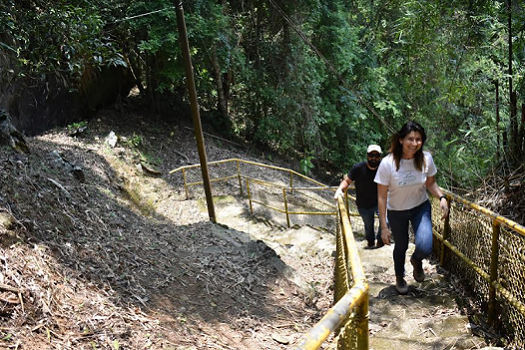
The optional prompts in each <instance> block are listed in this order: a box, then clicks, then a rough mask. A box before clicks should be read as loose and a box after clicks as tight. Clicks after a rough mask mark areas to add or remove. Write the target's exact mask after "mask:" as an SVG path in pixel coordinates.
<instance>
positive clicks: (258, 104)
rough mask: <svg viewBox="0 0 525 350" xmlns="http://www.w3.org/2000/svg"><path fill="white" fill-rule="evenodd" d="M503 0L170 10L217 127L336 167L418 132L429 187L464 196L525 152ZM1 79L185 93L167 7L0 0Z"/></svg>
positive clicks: (109, 0)
mask: <svg viewBox="0 0 525 350" xmlns="http://www.w3.org/2000/svg"><path fill="white" fill-rule="evenodd" d="M523 7H524V3H523V2H518V1H516V0H514V1H512V0H505V1H488V0H469V1H456V2H454V4H453V6H451V5H450V2H449V1H443V0H430V1H400V0H390V1H374V0H368V1H362V0H357V1H343V0H329V1H328V0H307V1H295V0H292V1H283V0H245V1H235V0H230V1H227V0H219V1H210V0H194V1H188V2H184V10H185V14H186V23H187V26H188V37H189V42H190V45H191V54H192V60H193V65H194V70H195V78H196V83H197V90H198V95H199V103H200V106H201V108H202V109H203V110H206V111H208V113H207V115H210V116H211V117H210V119H209V120H210V122H213V123H214V124H215V125H216V126H217V127H219V128H220V129H221V130H222V131H225V130H227V132H228V133H230V134H232V135H235V136H237V137H241V138H244V139H246V140H249V141H252V142H255V143H257V144H260V145H263V146H265V147H268V148H269V149H272V150H274V151H276V152H279V153H281V154H284V155H289V156H293V157H297V158H299V159H300V160H301V165H302V168H303V171H305V172H308V171H311V170H314V169H315V170H323V169H330V170H332V171H334V170H335V171H336V172H345V171H347V170H348V168H349V167H350V166H351V165H352V164H353V163H355V162H357V161H360V160H362V159H363V157H364V152H365V149H366V146H367V145H368V144H369V143H378V144H380V145H381V146H382V147H384V148H386V149H387V148H388V144H389V142H388V139H389V136H390V135H391V134H392V131H393V130H397V129H398V128H399V127H400V126H401V125H402V124H403V123H404V122H406V121H407V120H416V121H418V122H420V123H421V124H422V125H423V126H425V128H426V129H427V132H428V134H429V139H428V143H427V145H428V148H429V149H430V150H431V151H432V152H434V153H435V156H434V157H435V159H436V162H437V163H438V166H439V168H440V170H441V171H442V172H443V174H445V176H443V177H441V178H440V182H441V184H442V185H448V186H458V187H462V188H469V187H473V186H475V185H476V183H478V181H480V180H481V179H482V178H483V177H484V176H485V175H486V174H487V172H489V171H491V170H492V169H494V168H496V167H497V168H498V169H500V170H501V171H503V172H511V171H512V170H513V169H516V168H517V167H519V166H520V165H521V164H522V163H523V162H524V159H525V132H524V125H525V119H524V118H525V117H524V115H525V107H524V106H525V99H524V96H525V80H524V64H523V62H525V59H524V58H525V57H524V56H525V45H524V44H525V38H524V32H525V25H524V23H525V11H524V8H523ZM0 25H2V28H4V33H3V34H0V50H1V55H2V58H5V57H9V58H10V59H12V60H15V61H16V62H17V66H16V68H17V69H16V70H14V71H13V72H5V71H4V72H3V73H0V76H1V79H2V82H3V83H4V84H5V83H9V82H11V81H12V80H13V79H17V78H21V77H31V78H32V79H44V78H43V77H45V76H49V75H53V76H59V77H60V79H61V80H62V81H63V85H64V87H67V88H68V89H71V90H75V89H81V88H82V82H83V79H87V77H89V76H90V75H92V74H96V73H97V72H100V71H101V70H103V69H104V68H107V67H111V66H118V67H122V68H124V69H126V70H129V71H130V72H131V73H132V74H133V76H134V78H135V79H136V83H137V86H138V88H139V89H140V91H141V94H142V95H143V97H144V99H145V100H146V101H147V102H148V103H149V105H150V106H151V107H152V108H154V109H156V110H157V111H158V112H159V113H164V112H165V111H162V109H161V107H160V102H159V101H160V100H161V99H162V98H165V97H170V98H171V99H173V100H175V101H180V103H183V102H184V101H185V100H186V91H185V75H184V66H183V61H182V57H181V50H180V46H179V42H178V35H179V34H178V32H177V23H176V13H175V8H174V3H173V2H171V1H167V0H149V1H140V0H131V1H127V0H126V1H123V0H75V1H61V0H32V1H23V2H20V1H14V0H6V1H4V2H2V4H0Z"/></svg>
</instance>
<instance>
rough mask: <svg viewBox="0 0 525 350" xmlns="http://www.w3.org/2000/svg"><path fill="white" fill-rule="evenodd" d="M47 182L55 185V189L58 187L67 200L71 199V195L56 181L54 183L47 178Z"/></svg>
mask: <svg viewBox="0 0 525 350" xmlns="http://www.w3.org/2000/svg"><path fill="white" fill-rule="evenodd" d="M47 179H48V180H49V182H51V183H52V184H53V185H55V186H56V187H58V189H59V190H61V191H62V192H64V194H65V195H66V197H67V198H71V194H70V193H69V192H68V191H67V190H66V189H65V188H64V186H62V185H61V184H60V183H58V181H55V180H53V179H50V178H49V177H48V178H47Z"/></svg>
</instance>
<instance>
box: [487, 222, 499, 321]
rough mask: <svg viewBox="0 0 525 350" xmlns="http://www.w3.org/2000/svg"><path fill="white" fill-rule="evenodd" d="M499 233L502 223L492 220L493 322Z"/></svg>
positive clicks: (490, 293)
mask: <svg viewBox="0 0 525 350" xmlns="http://www.w3.org/2000/svg"><path fill="white" fill-rule="evenodd" d="M499 234H500V223H499V222H497V221H496V220H493V221H492V252H491V258H490V281H489V317H488V322H489V324H492V323H493V322H494V319H495V314H496V305H495V303H496V288H495V287H494V286H493V284H492V283H493V282H494V281H496V280H497V279H498V256H499Z"/></svg>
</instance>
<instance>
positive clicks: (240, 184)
mask: <svg viewBox="0 0 525 350" xmlns="http://www.w3.org/2000/svg"><path fill="white" fill-rule="evenodd" d="M237 178H238V179H239V189H240V190H241V197H242V179H241V166H240V164H239V161H237Z"/></svg>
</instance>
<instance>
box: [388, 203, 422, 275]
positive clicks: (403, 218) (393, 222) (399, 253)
mask: <svg viewBox="0 0 525 350" xmlns="http://www.w3.org/2000/svg"><path fill="white" fill-rule="evenodd" d="M387 216H388V223H389V225H390V231H391V232H392V235H393V236H394V243H395V245H394V270H395V271H396V276H404V275H405V256H406V251H407V249H408V239H409V237H408V223H409V222H410V223H412V227H413V228H414V232H415V241H416V250H415V251H414V253H413V254H412V258H414V260H417V261H421V260H423V259H425V258H427V257H428V256H429V255H430V253H432V220H431V218H432V215H431V206H430V202H429V201H426V202H424V203H423V204H420V205H418V206H417V207H415V208H412V209H409V210H399V211H397V210H389V211H388V214H387Z"/></svg>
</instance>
